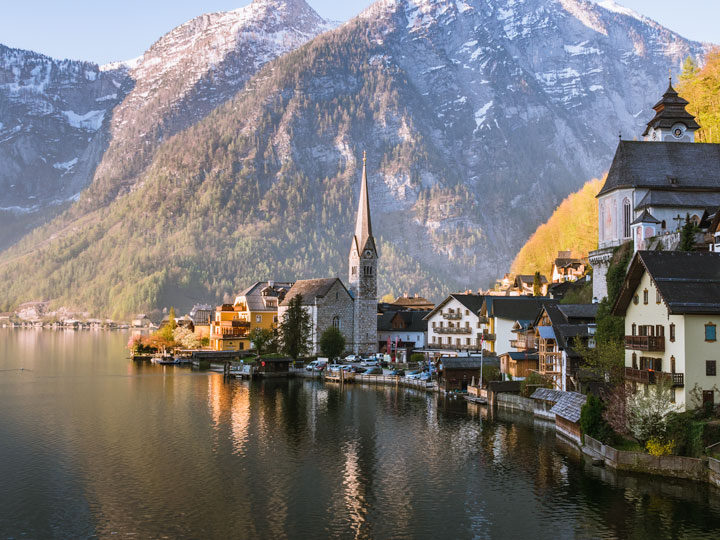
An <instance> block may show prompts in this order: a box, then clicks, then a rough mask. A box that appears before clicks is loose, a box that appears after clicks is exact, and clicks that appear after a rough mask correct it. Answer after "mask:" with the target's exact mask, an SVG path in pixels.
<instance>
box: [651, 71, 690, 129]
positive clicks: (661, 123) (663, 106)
mask: <svg viewBox="0 0 720 540" xmlns="http://www.w3.org/2000/svg"><path fill="white" fill-rule="evenodd" d="M686 105H688V102H687V100H685V99H683V98H681V97H680V96H679V95H678V93H677V92H676V91H675V89H674V88H673V87H672V81H670V84H669V85H668V88H667V90H665V94H663V97H662V98H661V99H660V101H658V102H657V103H656V104H655V105H654V106H653V109H655V116H654V117H653V119H652V120H650V121H649V122H648V124H647V127H646V128H645V131H644V132H643V137H645V136H646V135H647V134H648V133H649V132H650V130H651V129H653V128H666V129H669V128H671V127H673V126H674V125H675V124H676V123H678V122H682V123H683V124H685V126H687V128H688V129H693V130H694V129H698V128H699V127H700V126H699V125H698V123H697V122H696V121H695V117H694V116H693V115H692V114H690V113H689V112H687V111H686V110H685V106H686Z"/></svg>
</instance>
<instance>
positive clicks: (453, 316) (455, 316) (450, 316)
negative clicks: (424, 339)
mask: <svg viewBox="0 0 720 540" xmlns="http://www.w3.org/2000/svg"><path fill="white" fill-rule="evenodd" d="M442 316H443V319H453V320H458V319H462V313H460V312H453V313H443V314H442Z"/></svg>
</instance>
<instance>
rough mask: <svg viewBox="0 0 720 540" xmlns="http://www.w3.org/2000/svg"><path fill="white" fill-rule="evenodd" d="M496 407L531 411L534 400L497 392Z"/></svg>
mask: <svg viewBox="0 0 720 540" xmlns="http://www.w3.org/2000/svg"><path fill="white" fill-rule="evenodd" d="M497 404H498V407H503V408H505V409H512V410H517V411H525V412H533V408H534V402H533V400H532V399H528V398H524V397H522V396H518V395H517V394H502V393H501V394H498V395H497Z"/></svg>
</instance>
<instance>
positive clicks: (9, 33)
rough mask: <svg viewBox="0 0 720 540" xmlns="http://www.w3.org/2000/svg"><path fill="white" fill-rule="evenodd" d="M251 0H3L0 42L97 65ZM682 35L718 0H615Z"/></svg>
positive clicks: (706, 19) (710, 19) (325, 1)
mask: <svg viewBox="0 0 720 540" xmlns="http://www.w3.org/2000/svg"><path fill="white" fill-rule="evenodd" d="M307 1H308V3H309V4H310V5H311V6H312V7H313V8H315V10H316V11H317V12H318V13H320V15H322V16H323V17H326V18H329V19H334V20H347V19H350V18H351V17H353V16H354V15H356V14H358V13H359V12H360V11H362V10H363V9H364V8H365V7H366V6H368V5H370V4H371V3H372V0H307ZM249 3H250V2H249V0H203V1H201V0H142V1H140V0H124V1H121V2H107V1H103V0H63V1H59V0H1V1H0V13H2V16H1V17H0V43H2V44H3V45H8V46H10V47H17V48H21V49H30V50H34V51H37V52H41V53H44V54H47V55H49V56H53V57H56V58H72V59H78V60H91V61H94V62H98V63H100V64H103V63H106V62H111V61H114V60H128V59H130V58H135V57H137V56H140V55H141V54H142V53H143V52H144V51H145V50H146V49H147V48H148V47H149V46H150V45H151V44H152V43H154V42H155V40H157V39H158V38H159V37H160V36H162V35H163V34H164V33H166V32H168V31H169V30H171V29H172V28H174V27H175V26H177V25H179V24H182V23H184V22H185V21H187V20H189V19H191V18H193V17H195V16H197V15H200V14H202V13H209V12H213V11H227V10H230V9H235V8H238V7H242V6H244V5H247V4H249ZM618 3H620V4H622V5H624V6H626V7H629V8H632V9H634V10H635V11H638V12H639V13H642V14H643V15H647V16H648V17H651V18H653V19H655V20H657V21H658V22H660V23H661V24H663V25H665V26H667V27H669V28H671V29H672V30H674V31H676V32H678V33H680V34H681V35H683V36H685V37H687V38H690V39H694V40H697V41H709V42H712V43H718V44H720V0H682V1H677V0H620V2H618Z"/></svg>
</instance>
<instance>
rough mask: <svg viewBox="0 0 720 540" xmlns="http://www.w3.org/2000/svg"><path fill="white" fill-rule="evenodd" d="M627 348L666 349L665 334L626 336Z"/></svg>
mask: <svg viewBox="0 0 720 540" xmlns="http://www.w3.org/2000/svg"><path fill="white" fill-rule="evenodd" d="M625 348H626V349H632V350H634V351H659V352H662V351H664V350H665V337H664V336H625Z"/></svg>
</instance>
